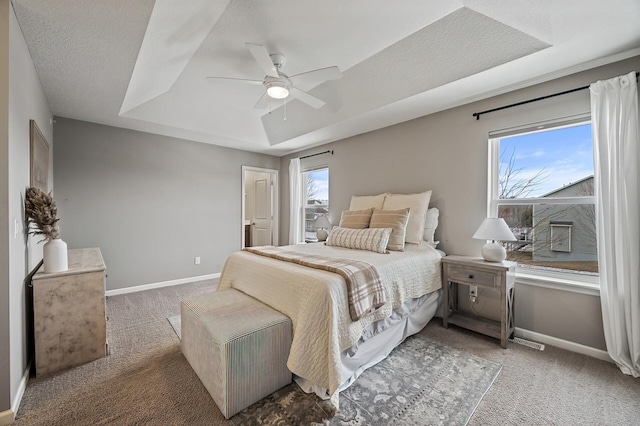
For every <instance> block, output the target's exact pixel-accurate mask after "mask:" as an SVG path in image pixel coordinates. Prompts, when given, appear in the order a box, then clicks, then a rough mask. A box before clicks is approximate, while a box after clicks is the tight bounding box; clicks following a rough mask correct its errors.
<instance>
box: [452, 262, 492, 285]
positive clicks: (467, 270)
mask: <svg viewBox="0 0 640 426" xmlns="http://www.w3.org/2000/svg"><path fill="white" fill-rule="evenodd" d="M446 268H447V275H448V277H449V281H452V282H455V283H461V284H469V285H483V286H487V287H496V286H498V285H499V282H498V279H497V275H496V274H495V273H492V272H484V271H478V270H477V269H476V268H473V267H466V266H460V265H447V266H446Z"/></svg>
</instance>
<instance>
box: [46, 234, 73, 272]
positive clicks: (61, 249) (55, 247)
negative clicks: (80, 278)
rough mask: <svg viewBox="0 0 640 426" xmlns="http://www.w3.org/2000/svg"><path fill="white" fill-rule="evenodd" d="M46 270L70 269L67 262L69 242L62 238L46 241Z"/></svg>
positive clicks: (59, 270)
mask: <svg viewBox="0 0 640 426" xmlns="http://www.w3.org/2000/svg"><path fill="white" fill-rule="evenodd" d="M42 255H43V257H44V272H45V273H51V272H62V271H66V270H67V269H69V266H68V264H67V243H65V242H64V241H62V240H61V239H60V238H56V239H53V240H49V241H47V242H46V243H44V247H43V253H42Z"/></svg>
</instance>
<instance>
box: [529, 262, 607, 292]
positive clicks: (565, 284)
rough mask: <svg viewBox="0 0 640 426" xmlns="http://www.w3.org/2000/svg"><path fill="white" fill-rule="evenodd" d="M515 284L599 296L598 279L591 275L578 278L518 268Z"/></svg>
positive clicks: (574, 275) (576, 276) (577, 276)
mask: <svg viewBox="0 0 640 426" xmlns="http://www.w3.org/2000/svg"><path fill="white" fill-rule="evenodd" d="M516 283H518V284H524V285H529V286H535V287H545V288H551V289H554V290H562V291H568V292H571V293H580V294H587V295H590V296H600V277H598V276H593V275H585V276H580V275H579V274H568V273H559V272H542V271H540V272H531V271H529V270H526V269H522V268H518V269H517V270H516Z"/></svg>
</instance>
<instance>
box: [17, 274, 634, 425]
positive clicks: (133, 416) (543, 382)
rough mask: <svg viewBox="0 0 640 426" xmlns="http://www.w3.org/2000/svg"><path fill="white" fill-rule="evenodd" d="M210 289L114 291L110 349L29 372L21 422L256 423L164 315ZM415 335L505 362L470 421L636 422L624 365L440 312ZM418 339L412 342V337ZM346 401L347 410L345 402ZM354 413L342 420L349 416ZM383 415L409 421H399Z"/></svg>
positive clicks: (355, 392) (293, 397) (204, 285)
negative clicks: (192, 360)
mask: <svg viewBox="0 0 640 426" xmlns="http://www.w3.org/2000/svg"><path fill="white" fill-rule="evenodd" d="M214 288H215V282H213V281H210V282H201V283H194V284H185V285H181V286H174V287H166V288H162V289H157V290H149V291H144V292H139V293H132V294H128V295H120V296H114V297H111V298H109V299H108V301H107V311H108V315H109V317H110V321H109V322H108V323H107V327H108V336H109V343H110V347H111V355H110V356H108V357H105V358H101V359H99V360H96V361H94V362H91V363H88V364H85V365H82V366H79V367H76V368H73V369H70V370H66V371H63V372H60V373H58V374H56V375H54V376H51V377H45V378H38V379H31V380H30V382H29V384H28V386H27V390H26V392H25V395H24V398H23V400H22V403H21V405H20V409H19V411H18V418H17V420H16V422H15V424H16V425H85V424H86V425H88V424H114V425H127V424H139V425H187V424H188V425H234V424H236V425H237V424H259V422H260V421H261V419H259V418H253V419H249V420H248V422H247V423H245V422H244V418H243V417H242V414H243V413H240V414H239V415H237V416H235V417H233V418H232V419H231V420H225V419H224V418H223V417H222V416H221V414H220V412H219V410H218V409H217V407H216V406H215V404H214V403H213V402H212V401H211V398H210V397H209V394H208V393H207V391H206V389H205V388H204V387H203V386H202V385H201V384H200V382H199V380H198V378H197V376H196V375H195V373H193V370H192V369H191V367H190V366H189V364H188V363H187V362H186V360H185V359H184V357H183V356H182V353H181V352H180V346H179V339H178V337H177V336H176V333H175V332H174V330H173V329H172V328H171V326H170V325H169V323H168V321H167V317H171V316H175V315H177V314H179V312H180V310H179V300H181V299H182V298H185V297H190V296H192V295H196V294H200V293H203V292H208V291H212V290H213V289H214ZM413 340H415V341H416V342H424V343H425V344H433V345H434V347H448V348H451V349H454V350H457V352H458V353H461V354H468V355H473V358H474V359H476V358H482V359H486V360H489V361H492V362H493V363H494V365H495V364H499V365H502V366H503V368H502V371H501V372H500V374H499V375H498V377H497V378H496V380H495V381H494V383H493V385H492V386H491V387H490V388H489V390H488V391H487V393H486V394H485V396H484V398H482V400H481V402H480V404H479V405H478V407H477V409H476V411H475V413H474V414H473V416H472V417H471V420H470V421H469V425H470V426H471V425H473V426H475V425H511V424H526V425H530V424H534V425H609V424H610V425H623V424H624V425H638V424H640V403H639V401H640V399H639V395H640V380H639V379H634V378H632V377H629V376H625V375H623V374H621V373H620V372H619V370H618V369H617V367H616V366H615V365H613V364H610V363H607V362H604V361H600V360H597V359H594V358H590V357H587V356H583V355H579V354H575V353H571V352H567V351H564V350H561V349H557V348H554V347H552V346H547V347H546V348H545V350H544V351H542V352H541V351H537V350H534V349H531V348H528V347H524V346H520V345H514V344H510V345H509V348H508V349H506V350H505V349H502V348H500V345H499V343H498V342H497V341H496V340H495V339H491V338H488V337H485V336H482V335H479V334H476V333H473V332H469V331H465V330H462V329H459V328H456V327H451V328H450V329H444V328H442V326H441V322H440V321H439V320H434V321H432V322H431V323H429V324H428V325H427V326H426V327H425V329H424V330H423V331H422V332H420V333H419V334H418V335H417V336H416V337H415V338H414V339H413ZM413 340H409V341H407V342H406V343H407V346H408V345H410V344H412V343H411V342H412V341H413ZM401 348H403V347H401ZM401 348H399V349H401ZM429 350H432V349H429ZM425 352H427V351H426V350H425ZM395 355H396V354H395V353H394V354H393V355H392V357H394V356H395ZM398 355H399V353H398ZM390 358H391V357H390ZM399 358H402V357H399ZM413 375H414V376H416V377H421V376H419V375H418V374H413ZM384 378H385V379H386V376H385V377H384ZM364 380H368V379H366V376H363V377H361V379H360V380H359V381H358V382H356V385H360V387H352V388H350V390H351V392H352V394H351V395H348V394H347V395H346V396H348V397H349V398H351V399H348V398H343V399H342V401H347V400H353V401H355V403H359V402H360V400H359V399H358V398H369V397H371V396H373V397H374V398H375V395H364V393H365V392H369V391H370V390H371V389H370V388H368V387H367V386H364V383H365V382H364ZM371 380H374V379H371ZM292 386H293V385H292ZM447 386H448V387H449V388H451V386H450V385H449V384H447V383H439V384H438V385H437V387H436V386H434V388H433V389H434V392H437V391H439V390H440V389H446V388H447ZM292 389H295V388H284V389H283V390H282V391H281V392H280V394H282V396H283V397H282V398H280V397H279V396H278V395H277V394H276V395H272V397H270V398H267V399H265V400H263V401H262V402H260V403H258V404H255V406H252V408H251V409H253V408H254V407H255V409H257V408H259V406H260V404H262V405H267V404H272V405H273V404H279V405H281V406H284V407H290V406H295V405H297V404H301V403H303V402H305V403H306V402H308V401H309V400H310V398H309V397H310V396H309V395H306V394H302V393H301V392H293V391H292ZM348 391H349V390H347V392H348ZM361 392H362V393H361ZM285 393H286V394H285ZM287 395H288V397H287ZM301 398H302V399H301ZM434 399H436V398H434ZM342 401H341V402H342ZM376 402H378V401H376ZM380 403H382V402H380ZM343 405H344V407H342V408H343V410H344V411H345V413H346V405H347V404H343ZM359 406H360V405H355V406H354V407H356V408H357V407H359ZM310 407H311V409H313V410H314V412H317V413H320V414H321V415H322V413H321V412H319V411H315V410H317V409H319V410H322V408H323V405H322V403H321V402H320V403H315V401H314V404H313V405H310ZM316 407H317V408H316ZM375 408H377V407H373V409H375ZM323 411H324V410H323ZM372 411H373V410H372ZM436 411H438V410H437V409H436ZM264 412H266V413H269V412H270V413H275V412H277V411H276V410H265V411H264ZM280 412H282V413H285V412H287V411H285V410H284V409H283V410H281V411H280ZM365 414H366V413H364V412H363V411H360V412H358V411H357V410H356V411H355V412H354V414H353V420H354V422H353V424H357V421H362V420H360V419H364V418H365V417H364V416H365ZM368 414H372V415H374V414H376V413H375V412H374V413H368ZM357 416H359V417H357ZM351 419H352V418H351V417H349V418H348V419H346V420H345V421H344V422H343V423H344V424H352V423H351V422H350V421H349V420H351ZM263 420H265V422H263V423H262V424H282V425H287V424H296V423H295V418H294V419H287V418H286V417H285V416H284V414H283V415H282V416H281V418H280V420H279V421H276V419H263ZM327 420H328V419H327ZM436 422H438V418H437V417H436V416H435V415H434V417H426V414H425V417H423V419H422V423H420V424H432V423H436ZM378 424H396V425H402V424H405V423H403V422H402V421H400V420H398V421H392V422H385V421H381V422H379V423H378Z"/></svg>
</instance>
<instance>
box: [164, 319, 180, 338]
mask: <svg viewBox="0 0 640 426" xmlns="http://www.w3.org/2000/svg"><path fill="white" fill-rule="evenodd" d="M167 321H169V324H171V327H172V328H173V331H175V332H176V334H177V335H178V339H180V340H182V336H181V335H180V330H182V329H181V328H180V325H181V321H180V315H176V316H174V317H169V318H167Z"/></svg>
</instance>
